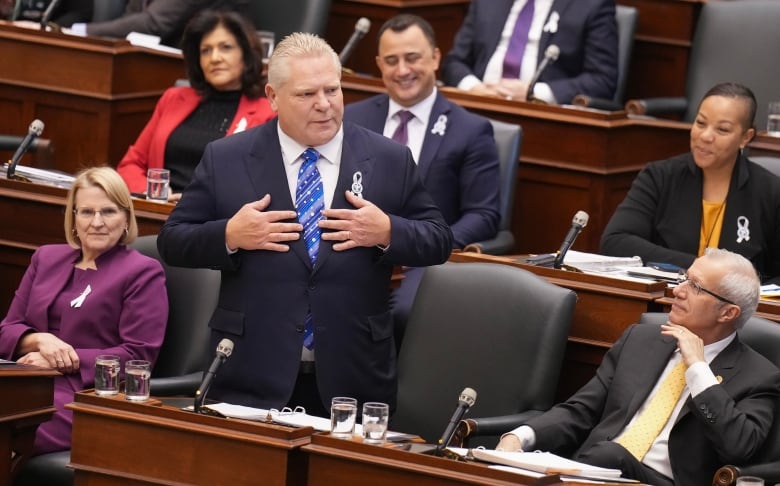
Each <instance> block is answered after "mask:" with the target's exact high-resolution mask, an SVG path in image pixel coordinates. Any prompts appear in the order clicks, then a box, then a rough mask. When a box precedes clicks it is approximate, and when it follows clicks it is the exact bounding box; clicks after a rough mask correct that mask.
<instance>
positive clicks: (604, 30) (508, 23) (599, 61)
mask: <svg viewBox="0 0 780 486" xmlns="http://www.w3.org/2000/svg"><path fill="white" fill-rule="evenodd" d="M526 5H529V7H533V8H532V9H530V10H526V9H525V7H526ZM524 10H525V11H524ZM526 15H528V17H527V18H528V19H529V20H530V26H529V25H526V29H525V30H522V31H520V30H521V29H518V30H519V32H518V34H517V35H516V37H518V38H522V42H521V44H520V45H519V47H518V45H517V44H515V43H513V42H512V40H511V38H512V34H513V32H515V26H516V24H517V19H519V18H523V17H525V16H526ZM523 32H525V34H523ZM553 44H554V45H556V46H558V48H559V49H560V55H559V57H558V59H557V60H556V61H555V62H553V63H550V64H548V66H547V68H546V69H545V70H544V72H543V73H542V74H541V76H540V77H539V81H538V83H536V84H535V86H534V87H533V91H532V92H531V94H532V97H533V98H535V99H538V100H541V101H544V102H547V103H557V104H566V103H570V102H571V100H572V98H574V97H575V96H576V95H578V94H580V93H582V94H586V95H589V96H593V97H599V98H607V99H610V98H612V96H613V95H614V92H615V88H616V87H617V74H618V37H617V22H616V20H615V2H614V0H472V1H471V5H470V6H469V11H468V14H467V15H466V18H465V19H464V21H463V25H462V26H461V28H460V30H459V31H458V33H457V34H456V36H455V41H454V45H453V47H452V50H451V51H450V52H449V53H448V54H447V55H446V57H445V58H444V64H443V66H442V74H443V78H444V82H445V83H447V84H448V85H450V86H457V87H458V88H460V89H464V90H468V91H472V92H474V93H478V94H485V95H490V96H500V97H502V98H507V99H510V98H511V99H516V100H525V99H526V97H527V95H528V89H529V86H528V84H529V82H530V81H531V79H532V77H533V74H534V72H535V71H536V69H537V67H538V66H539V65H540V63H541V62H542V59H544V56H545V51H546V49H547V47H548V46H550V45H553ZM523 45H524V46H525V48H524V50H523V48H522V46H523ZM510 46H513V48H512V49H509V47H510ZM519 50H522V53H521V52H517V51H519ZM507 52H509V53H510V54H511V55H512V56H516V59H514V61H513V62H515V61H516V62H518V63H520V64H519V66H515V68H518V69H519V74H516V73H514V71H510V72H507V71H505V70H504V62H505V60H507V59H506V58H505V56H506V54H507ZM528 98H531V97H530V96H529V97H528Z"/></svg>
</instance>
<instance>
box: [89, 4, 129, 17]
mask: <svg viewBox="0 0 780 486" xmlns="http://www.w3.org/2000/svg"><path fill="white" fill-rule="evenodd" d="M126 4H127V0H95V1H94V3H93V5H92V21H93V22H104V21H106V20H112V19H115V18H117V17H119V16H121V15H122V14H123V13H124V11H125V6H126Z"/></svg>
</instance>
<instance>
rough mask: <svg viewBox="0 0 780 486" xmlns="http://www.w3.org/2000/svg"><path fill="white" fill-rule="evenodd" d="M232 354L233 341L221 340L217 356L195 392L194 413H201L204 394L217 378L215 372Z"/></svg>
mask: <svg viewBox="0 0 780 486" xmlns="http://www.w3.org/2000/svg"><path fill="white" fill-rule="evenodd" d="M232 353H233V341H231V340H230V339H223V340H222V341H220V342H219V344H217V355H216V356H215V357H214V361H212V362H211V366H209V370H208V371H207V372H206V375H205V376H204V377H203V382H202V383H201V384H200V387H199V388H198V391H196V392H195V406H194V408H195V413H201V411H200V410H201V407H203V400H205V399H206V393H208V391H209V388H210V387H211V382H212V381H213V380H214V377H215V376H217V370H219V367H220V366H222V363H224V362H225V360H227V359H228V358H229V357H230V355H231V354H232Z"/></svg>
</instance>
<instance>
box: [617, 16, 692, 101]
mask: <svg viewBox="0 0 780 486" xmlns="http://www.w3.org/2000/svg"><path fill="white" fill-rule="evenodd" d="M705 1H706V0H617V3H619V4H621V5H627V6H629V7H636V9H637V10H638V12H639V18H638V19H637V28H636V32H635V34H634V50H633V52H632V53H631V66H630V67H629V71H628V80H627V84H626V99H631V98H649V97H653V96H683V95H685V84H686V79H687V78H688V60H689V58H690V51H691V41H692V40H693V34H694V31H695V30H696V23H697V22H698V20H699V12H700V11H701V6H702V5H703V4H704V2H705Z"/></svg>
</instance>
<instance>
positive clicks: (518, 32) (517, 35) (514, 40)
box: [501, 0, 534, 79]
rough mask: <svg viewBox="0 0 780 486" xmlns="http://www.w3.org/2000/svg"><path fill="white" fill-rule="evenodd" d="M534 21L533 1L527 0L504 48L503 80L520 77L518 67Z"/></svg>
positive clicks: (521, 61)
mask: <svg viewBox="0 0 780 486" xmlns="http://www.w3.org/2000/svg"><path fill="white" fill-rule="evenodd" d="M533 19H534V0H528V1H527V2H526V4H525V5H523V8H522V9H521V10H520V14H519V15H518V16H517V21H516V22H515V28H514V30H513V31H512V37H510V38H509V45H508V46H507V48H506V56H505V57H504V72H503V74H502V75H501V77H503V78H509V79H517V78H519V77H520V65H521V64H522V63H523V54H524V53H525V45H526V44H527V43H528V31H530V30H531V21H532V20H533Z"/></svg>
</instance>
